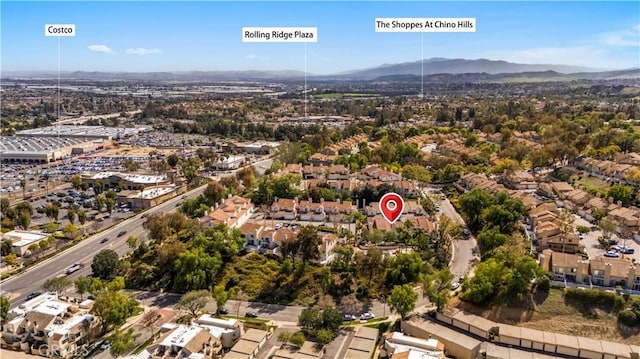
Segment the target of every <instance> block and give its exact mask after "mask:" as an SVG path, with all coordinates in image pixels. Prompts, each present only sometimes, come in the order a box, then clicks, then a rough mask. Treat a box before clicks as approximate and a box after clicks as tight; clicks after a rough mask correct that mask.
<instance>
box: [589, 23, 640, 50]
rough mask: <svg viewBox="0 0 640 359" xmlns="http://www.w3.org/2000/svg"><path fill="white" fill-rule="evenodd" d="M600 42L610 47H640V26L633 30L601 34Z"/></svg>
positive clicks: (634, 27)
mask: <svg viewBox="0 0 640 359" xmlns="http://www.w3.org/2000/svg"><path fill="white" fill-rule="evenodd" d="M598 40H599V41H600V42H601V43H603V44H605V45H610V46H632V47H640V24H637V25H635V26H633V27H632V28H631V29H625V30H620V31H612V32H606V33H603V34H600V35H599V36H598Z"/></svg>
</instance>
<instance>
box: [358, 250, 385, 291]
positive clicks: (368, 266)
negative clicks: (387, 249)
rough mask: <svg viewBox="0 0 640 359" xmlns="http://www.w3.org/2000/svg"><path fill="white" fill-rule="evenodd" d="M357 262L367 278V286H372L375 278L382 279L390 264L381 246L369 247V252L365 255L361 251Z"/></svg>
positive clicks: (359, 269) (359, 270)
mask: <svg viewBox="0 0 640 359" xmlns="http://www.w3.org/2000/svg"><path fill="white" fill-rule="evenodd" d="M356 263H358V272H359V273H361V274H362V275H364V276H365V277H366V278H367V286H371V283H372V281H373V280H374V279H376V280H377V279H382V278H381V277H382V275H383V274H384V272H385V270H386V269H387V266H388V262H387V261H386V260H385V259H384V255H383V253H382V249H380V248H379V247H369V248H367V253H366V254H364V255H362V254H361V252H359V253H358V254H357V255H356Z"/></svg>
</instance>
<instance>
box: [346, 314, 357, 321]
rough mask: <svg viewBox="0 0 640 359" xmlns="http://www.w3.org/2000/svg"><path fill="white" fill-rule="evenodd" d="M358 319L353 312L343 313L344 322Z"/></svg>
mask: <svg viewBox="0 0 640 359" xmlns="http://www.w3.org/2000/svg"><path fill="white" fill-rule="evenodd" d="M356 319H358V318H357V317H356V316H355V315H353V314H345V315H344V318H343V319H342V320H343V321H345V322H352V321H354V320H356Z"/></svg>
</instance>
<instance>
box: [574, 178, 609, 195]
mask: <svg viewBox="0 0 640 359" xmlns="http://www.w3.org/2000/svg"><path fill="white" fill-rule="evenodd" d="M571 179H572V180H573V179H575V181H576V184H581V185H583V186H584V187H585V188H587V190H589V189H592V190H595V191H597V192H601V193H606V192H607V189H608V188H609V184H608V183H607V182H605V181H603V180H600V179H598V178H595V177H589V176H587V175H581V176H578V175H574V176H572V177H571Z"/></svg>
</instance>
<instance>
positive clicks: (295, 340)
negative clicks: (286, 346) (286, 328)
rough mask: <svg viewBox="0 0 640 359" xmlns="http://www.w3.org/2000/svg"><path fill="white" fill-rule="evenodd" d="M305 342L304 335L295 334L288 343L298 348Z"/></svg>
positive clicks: (300, 333)
mask: <svg viewBox="0 0 640 359" xmlns="http://www.w3.org/2000/svg"><path fill="white" fill-rule="evenodd" d="M305 340H306V339H305V337H304V333H302V332H295V333H293V334H292V335H291V337H290V338H289V341H290V342H291V344H293V345H295V346H297V347H298V348H300V347H302V344H304V341H305Z"/></svg>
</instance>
